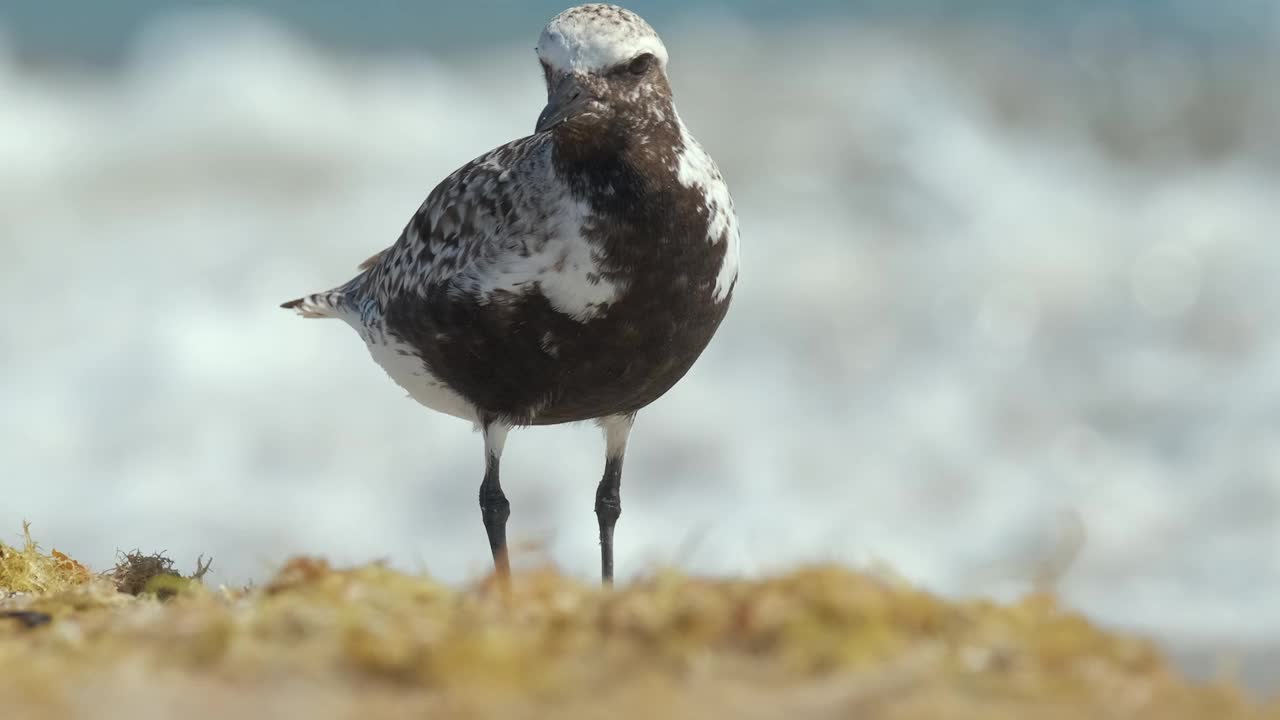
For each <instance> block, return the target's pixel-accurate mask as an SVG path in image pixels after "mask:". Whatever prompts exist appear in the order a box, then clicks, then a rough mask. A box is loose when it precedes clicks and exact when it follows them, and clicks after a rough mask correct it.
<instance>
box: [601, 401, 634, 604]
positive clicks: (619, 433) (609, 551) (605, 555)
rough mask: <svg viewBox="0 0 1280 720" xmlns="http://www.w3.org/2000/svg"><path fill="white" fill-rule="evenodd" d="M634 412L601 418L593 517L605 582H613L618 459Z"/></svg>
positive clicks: (619, 478)
mask: <svg viewBox="0 0 1280 720" xmlns="http://www.w3.org/2000/svg"><path fill="white" fill-rule="evenodd" d="M635 419H636V416H635V414H634V413H633V414H630V415H611V416H609V417H606V418H601V419H600V421H599V423H600V427H601V428H603V429H604V437H605V463H604V477H603V478H601V479H600V485H599V487H597V488H596V519H597V520H598V521H599V523H600V576H601V579H602V580H603V581H604V584H606V585H612V584H613V527H614V525H615V524H616V523H617V522H618V516H619V515H621V514H622V498H621V496H620V491H621V486H622V458H623V456H624V455H625V454H626V452H627V438H628V437H629V436H630V435H631V426H632V425H633V424H634V423H635Z"/></svg>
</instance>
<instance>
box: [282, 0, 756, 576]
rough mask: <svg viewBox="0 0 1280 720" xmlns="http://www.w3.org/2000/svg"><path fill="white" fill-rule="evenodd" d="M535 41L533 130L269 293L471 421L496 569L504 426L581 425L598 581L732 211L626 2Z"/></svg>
mask: <svg viewBox="0 0 1280 720" xmlns="http://www.w3.org/2000/svg"><path fill="white" fill-rule="evenodd" d="M537 56H538V60H539V62H540V64H541V66H542V73H543V77H544V79H545V81H546V89H547V104H546V107H545V108H543V110H542V113H541V114H540V115H539V116H538V119H537V123H536V125H535V129H534V133H533V134H532V135H529V136H526V137H523V138H520V139H518V140H514V141H512V142H510V143H507V144H506V145H502V146H501V147H498V148H496V149H494V150H491V151H489V152H487V153H485V154H483V155H481V156H480V157H478V158H476V159H475V160H472V161H471V162H469V163H467V164H466V165H463V166H462V167H461V168H459V169H458V170H457V171H455V172H454V173H453V174H451V175H449V176H448V177H447V178H445V179H444V180H443V181H442V182H441V183H440V184H439V185H437V186H436V187H435V189H434V190H432V191H431V193H430V194H429V195H428V196H427V199H426V201H425V202H423V203H422V206H421V207H419V208H418V210H417V212H416V213H415V214H414V215H413V216H412V218H411V219H410V220H409V222H408V224H407V225H406V226H405V228H404V230H403V232H402V233H401V234H400V236H399V238H398V239H397V240H396V241H395V243H394V244H393V245H392V246H391V247H389V248H387V249H385V250H383V251H382V252H379V253H378V254H377V255H374V256H373V257H372V258H370V259H368V260H366V261H365V262H364V263H363V264H362V265H360V268H359V269H360V273H359V275H357V276H356V277H355V278H353V279H352V280H351V281H349V282H347V283H346V284H345V285H341V286H339V287H337V288H334V289H332V290H328V291H326V292H320V293H316V294H313V295H307V296H305V297H301V298H298V299H296V300H291V301H289V302H286V303H284V304H283V305H282V307H285V308H291V309H293V310H295V311H297V312H298V313H299V314H301V315H302V316H303V317H309V318H338V319H341V320H344V321H345V322H346V323H347V324H348V325H350V326H351V327H352V328H354V329H355V330H356V331H357V332H358V333H359V334H360V336H361V338H363V340H364V341H365V343H366V344H367V345H368V347H369V352H370V353H371V354H372V356H373V359H374V360H375V361H377V363H378V364H379V365H381V366H382V368H383V369H384V370H385V371H386V373H387V375H389V376H390V377H391V379H392V380H394V381H395V382H396V383H397V384H399V385H400V387H402V388H404V389H405V390H406V391H407V392H408V393H409V395H410V396H411V397H412V398H414V399H415V400H417V401H418V402H420V403H422V404H423V405H425V406H427V407H428V408H431V409H432V410H436V411H439V412H442V413H447V414H449V415H453V416H456V417H459V418H462V419H465V420H469V421H471V422H473V423H475V425H476V426H477V427H478V428H479V429H480V430H481V431H482V433H483V436H484V450H485V471H484V478H483V480H482V482H481V483H480V510H481V518H482V519H483V522H484V527H485V531H486V533H487V535H488V540H489V547H490V550H491V551H492V554H493V561H494V567H495V571H496V573H497V574H498V575H499V576H501V577H504V578H505V577H507V576H508V575H509V574H510V563H509V560H508V557H507V548H506V523H507V518H508V516H509V515H510V503H509V502H508V501H507V498H506V495H505V494H504V493H503V491H502V485H501V484H500V482H499V479H498V466H499V461H500V460H501V457H502V449H503V445H504V443H505V441H506V438H507V433H508V431H509V430H510V429H511V428H513V427H524V426H531V425H554V424H558V423H571V422H580V421H595V422H596V423H598V424H599V426H600V427H601V428H603V430H604V436H605V467H604V476H603V477H602V478H601V480H600V483H599V485H598V487H597V489H596V498H595V512H596V516H597V519H598V523H599V530H600V567H601V575H602V578H603V580H604V582H605V583H606V584H608V583H611V582H612V580H613V533H614V527H615V524H616V523H617V520H618V516H619V515H620V514H621V512H622V504H621V499H620V485H621V480H622V460H623V456H624V454H625V452H626V448H627V439H628V437H629V435H630V433H631V428H632V424H633V423H634V421H635V418H636V413H637V412H638V411H640V410H641V409H642V408H644V407H645V406H647V405H649V404H650V403H652V402H653V401H655V400H657V399H658V398H659V397H660V396H662V395H663V394H664V393H666V392H667V390H669V389H670V388H671V387H672V386H673V385H675V383H676V382H677V381H678V380H680V379H681V378H682V377H683V376H684V375H685V373H686V372H688V370H689V368H690V367H691V366H692V365H693V363H694V361H695V360H696V359H697V358H698V356H699V355H701V353H702V351H703V349H704V348H706V346H707V344H708V342H710V340H711V338H712V336H713V335H714V334H715V332H716V329H717V328H718V327H719V326H720V322H721V320H722V319H723V318H724V316H725V312H726V311H727V310H728V308H729V302H730V299H731V298H732V296H733V290H734V286H735V285H736V282H737V277H738V222H737V216H736V214H735V211H734V207H733V200H732V199H731V198H730V196H729V190H728V188H727V186H726V185H725V182H724V179H723V178H722V176H721V174H720V171H719V170H718V169H717V167H716V164H715V162H713V161H712V159H711V157H710V156H709V155H708V154H707V153H706V151H704V150H703V149H702V147H701V146H700V145H699V144H698V143H697V142H696V141H695V140H694V139H693V137H692V135H690V133H689V131H688V130H687V129H686V128H685V125H684V123H683V122H682V121H681V119H680V116H679V114H677V113H676V108H675V105H674V103H673V99H672V93H671V86H670V84H669V82H668V78H667V49H666V47H665V46H664V45H663V43H662V40H661V39H660V38H659V37H658V34H657V33H656V32H654V30H653V28H652V27H650V26H649V24H648V23H647V22H645V21H644V20H643V19H642V18H641V17H640V16H639V15H636V14H635V13H633V12H630V11H628V10H625V9H623V8H620V7H617V6H614V5H605V4H594V3H593V4H587V5H579V6H577V7H573V8H570V9H568V10H565V11H564V12H562V13H560V14H559V15H557V16H556V17H554V18H552V20H551V21H550V22H549V23H548V24H547V25H546V27H545V28H544V29H543V30H542V34H541V36H540V37H539V39H538V45H537Z"/></svg>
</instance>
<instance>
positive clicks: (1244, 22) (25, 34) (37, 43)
mask: <svg viewBox="0 0 1280 720" xmlns="http://www.w3.org/2000/svg"><path fill="white" fill-rule="evenodd" d="M564 7H566V2H565V0H527V1H526V0H476V1H475V2H466V3H429V2H410V1H408V0H369V1H368V2H360V3H353V2H337V1H335V0H325V1H323V2H312V1H310V0H266V1H263V2H256V3H252V2H225V1H222V0H206V1H204V2H174V0H112V1H111V2H97V1H95V0H61V1H59V2H43V1H40V0H5V2H4V3H3V4H0V27H7V28H8V29H9V31H10V32H11V33H12V34H13V36H14V37H13V38H12V40H13V41H14V44H15V45H16V47H17V51H18V53H19V54H20V55H21V56H22V57H26V58H30V59H38V60H43V61H50V60H63V61H65V60H73V61H79V62H90V63H107V64H110V63H116V62H118V61H119V60H120V59H121V58H122V57H123V56H124V54H125V53H126V52H127V50H128V48H129V47H130V44H131V42H132V41H133V40H134V39H135V38H136V36H137V33H138V31H139V29H140V28H142V27H144V26H145V25H146V24H147V23H148V22H149V21H151V20H154V19H155V18H157V17H162V16H164V15H166V14H170V13H173V12H179V11H191V10H243V11H247V12H252V13H253V14H255V15H260V16H264V17H268V18H272V19H274V20H277V21H279V22H282V23H285V24H287V25H289V26H290V27H292V28H294V29H295V30H296V31H297V32H299V33H302V34H303V35H305V36H307V37H309V38H311V39H312V40H314V41H316V42H319V43H321V44H323V45H327V46H330V47H336V48H345V49H348V50H355V51H361V52H386V51H399V50H415V51H424V52H433V53H445V52H457V51H459V50H462V49H465V48H467V47H472V48H474V47H477V46H480V47H484V46H493V45H506V44H512V43H516V44H518V43H520V42H523V41H527V36H528V34H529V32H528V30H529V28H530V27H536V26H538V25H539V24H541V23H542V22H545V21H546V20H547V19H548V18H550V17H551V16H552V15H554V14H555V13H557V12H559V11H560V10H562V9H563V8H564ZM628 7H631V8H633V9H635V10H636V11H638V12H640V13H641V14H643V15H644V16H645V17H646V18H648V19H649V20H650V21H651V22H652V23H653V24H655V26H657V27H659V28H660V29H661V28H663V27H664V26H666V27H670V26H673V25H679V24H681V23H682V22H684V21H686V20H687V19H688V18H690V17H699V16H702V17H726V18H733V19H734V20H735V21H738V22H745V23H749V24H751V25H754V26H758V27H784V26H788V25H795V24H797V23H806V22H811V21H814V20H827V21H830V20H839V19H854V20H858V21H863V22H871V21H875V22H885V21H891V22H903V21H917V22H919V21H924V22H938V23H958V24H983V23H992V22H998V23H1006V24H1015V25H1019V26H1021V27H1024V28H1031V29H1035V30H1037V31H1038V32H1040V33H1042V34H1043V36H1044V37H1045V38H1046V41H1047V42H1053V39H1054V38H1059V39H1060V38H1061V37H1062V36H1063V35H1064V34H1066V33H1069V32H1070V31H1071V29H1072V28H1075V27H1077V26H1078V25H1080V24H1081V23H1082V22H1086V21H1088V20H1089V19H1090V18H1096V17H1103V16H1105V17H1106V18H1107V19H1108V20H1110V21H1124V22H1129V23H1131V24H1133V25H1134V26H1135V27H1138V28H1140V30H1141V32H1143V33H1145V34H1149V35H1154V36H1162V37H1165V38H1168V39H1174V40H1179V41H1190V42H1195V43H1208V44H1213V45H1218V46H1233V45H1234V46H1239V45H1246V46H1247V45H1254V44H1257V43H1259V42H1262V41H1265V39H1266V37H1267V36H1268V34H1269V32H1270V31H1269V29H1268V28H1269V27H1271V26H1274V23H1275V22H1276V18H1277V17H1278V14H1277V13H1278V11H1277V7H1280V6H1278V4H1277V3H1276V2H1274V0H1230V1H1229V2H1197V1H1196V0H803V1H799V2H781V1H779V0H735V1H734V2H726V1H719V2H705V1H694V2H683V1H681V0H646V1H644V2H635V3H631V4H629V5H628Z"/></svg>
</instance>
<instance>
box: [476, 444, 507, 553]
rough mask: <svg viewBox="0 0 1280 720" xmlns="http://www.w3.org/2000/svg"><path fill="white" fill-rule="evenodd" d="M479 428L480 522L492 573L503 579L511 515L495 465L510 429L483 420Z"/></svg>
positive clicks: (496, 465)
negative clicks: (481, 466)
mask: <svg viewBox="0 0 1280 720" xmlns="http://www.w3.org/2000/svg"><path fill="white" fill-rule="evenodd" d="M483 427H484V481H483V482H481V483H480V517H481V518H482V519H483V520H484V531H485V532H486V533H487V534H488V535H489V549H490V550H492V551H493V568H494V571H495V572H496V573H497V574H498V575H499V576H500V577H504V578H505V577H509V576H510V575H511V561H510V560H509V559H508V557H507V517H508V516H510V515H511V503H509V502H507V496H506V495H505V494H503V492H502V485H501V484H500V483H499V482H498V464H499V461H500V460H501V459H502V447H503V445H505V444H506V442H507V433H508V432H509V431H510V430H511V426H510V425H507V424H505V423H503V422H501V421H499V420H494V419H487V420H484V421H483Z"/></svg>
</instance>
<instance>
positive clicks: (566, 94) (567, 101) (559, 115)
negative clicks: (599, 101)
mask: <svg viewBox="0 0 1280 720" xmlns="http://www.w3.org/2000/svg"><path fill="white" fill-rule="evenodd" d="M590 101H591V95H590V94H589V93H586V92H584V91H583V90H582V88H581V87H579V86H578V83H577V82H576V79H575V78H574V76H573V75H565V76H564V77H562V78H560V82H558V83H556V86H555V87H554V88H552V90H551V95H550V97H548V98H547V106H546V107H544V108H542V114H541V115H539V116H538V124H537V126H536V127H534V132H543V131H546V130H550V129H551V128H553V127H555V126H557V125H559V124H560V123H562V122H564V121H566V120H568V119H569V118H572V117H573V116H574V115H577V114H579V113H581V112H582V111H583V110H584V109H585V108H586V106H587V103H588V102H590Z"/></svg>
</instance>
